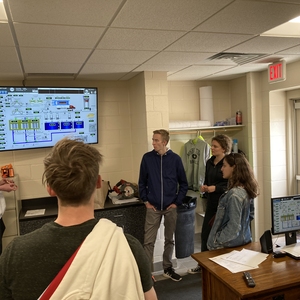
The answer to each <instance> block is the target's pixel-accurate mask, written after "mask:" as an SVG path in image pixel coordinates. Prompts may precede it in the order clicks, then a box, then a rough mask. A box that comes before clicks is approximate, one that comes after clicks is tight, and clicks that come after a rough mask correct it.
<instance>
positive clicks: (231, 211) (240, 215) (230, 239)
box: [207, 187, 254, 250]
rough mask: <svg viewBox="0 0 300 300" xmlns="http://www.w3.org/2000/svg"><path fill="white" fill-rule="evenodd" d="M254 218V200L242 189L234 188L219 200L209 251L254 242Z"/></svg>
mask: <svg viewBox="0 0 300 300" xmlns="http://www.w3.org/2000/svg"><path fill="white" fill-rule="evenodd" d="M253 218H254V204H253V199H249V196H248V194H247V192H246V190H245V189H243V188H242V187H237V188H232V189H230V190H229V191H227V192H226V193H224V194H223V195H222V196H221V197H220V200H219V205H218V210H217V213H216V217H215V221H214V224H213V226H212V229H211V232H210V234H209V238H208V241H207V247H208V249H209V250H214V249H219V248H229V247H237V246H242V245H245V244H248V243H250V242H251V241H252V236H251V231H250V222H251V220H252V219H253Z"/></svg>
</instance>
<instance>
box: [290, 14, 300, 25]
mask: <svg viewBox="0 0 300 300" xmlns="http://www.w3.org/2000/svg"><path fill="white" fill-rule="evenodd" d="M289 22H290V23H300V16H299V17H297V18H295V19H292V20H290V21H289Z"/></svg>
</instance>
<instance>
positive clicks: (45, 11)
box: [9, 0, 123, 26]
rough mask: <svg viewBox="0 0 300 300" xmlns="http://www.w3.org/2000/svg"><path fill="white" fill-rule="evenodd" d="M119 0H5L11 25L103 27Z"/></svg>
mask: <svg viewBox="0 0 300 300" xmlns="http://www.w3.org/2000/svg"><path fill="white" fill-rule="evenodd" d="M122 2H123V1H122V0H109V1H107V0H88V1H82V0H63V1H62V0H51V1H48V0H38V1H37V0H26V1H20V0H9V6H10V10H11V12H12V19H13V21H14V22H19V23H20V22H23V23H39V24H59V25H77V26H78V25H82V26H107V24H108V23H109V22H110V21H111V19H112V18H113V16H114V14H115V12H116V11H117V10H118V9H119V6H120V5H121V4H122Z"/></svg>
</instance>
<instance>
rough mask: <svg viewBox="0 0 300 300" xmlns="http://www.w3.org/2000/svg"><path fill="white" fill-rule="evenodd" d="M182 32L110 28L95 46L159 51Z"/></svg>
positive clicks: (99, 47) (182, 32)
mask: <svg viewBox="0 0 300 300" xmlns="http://www.w3.org/2000/svg"><path fill="white" fill-rule="evenodd" d="M184 34H185V32H184V31H167V30H143V29H124V28H110V29H108V30H107V32H106V33H105V35H104V37H103V38H102V39H101V42H100V43H99V45H98V47H97V48H98V49H123V50H158V51H159V50H163V49H164V48H165V47H167V46H168V45H169V44H171V43H173V42H174V41H176V40H177V39H179V38H180V37H181V36H183V35H184Z"/></svg>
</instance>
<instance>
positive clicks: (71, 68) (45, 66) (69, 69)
mask: <svg viewBox="0 0 300 300" xmlns="http://www.w3.org/2000/svg"><path fill="white" fill-rule="evenodd" d="M80 67H81V64H65V63H64V64H61V63H60V64H54V63H24V69H25V73H45V74H50V73H62V74H64V73H77V72H78V70H79V69H80Z"/></svg>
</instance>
